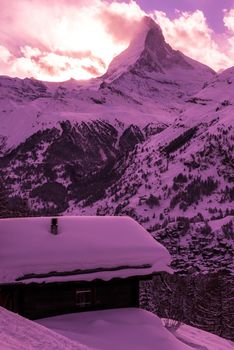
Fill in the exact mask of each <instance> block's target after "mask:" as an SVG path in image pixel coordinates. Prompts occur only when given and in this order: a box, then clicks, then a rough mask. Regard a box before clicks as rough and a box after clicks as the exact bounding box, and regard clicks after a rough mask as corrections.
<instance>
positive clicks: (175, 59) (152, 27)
mask: <svg viewBox="0 0 234 350" xmlns="http://www.w3.org/2000/svg"><path fill="white" fill-rule="evenodd" d="M198 65H199V66H200V68H203V69H204V68H208V67H206V66H204V65H202V64H199V63H198V62H196V61H194V60H192V59H190V58H189V57H186V56H185V55H184V54H183V53H181V52H180V51H177V50H173V49H172V47H171V46H170V45H169V44H167V43H166V41H165V38H164V36H163V33H162V30H161V28H160V26H159V25H158V24H157V23H156V22H155V21H154V20H153V19H152V18H151V17H147V16H145V17H143V18H142V20H141V22H140V24H139V27H138V30H137V31H136V33H135V36H134V38H133V40H132V41H131V42H130V45H129V46H128V48H127V49H126V50H125V51H123V52H122V53H121V54H119V55H118V56H116V57H115V58H114V59H113V61H112V62H111V64H110V65H109V67H108V70H107V73H106V74H105V75H104V76H103V78H104V79H107V81H113V80H115V79H117V78H118V77H120V76H121V75H122V74H123V73H126V72H131V73H133V74H134V73H136V74H138V73H139V72H140V74H141V75H142V73H144V74H148V73H150V74H152V73H161V74H166V73H167V72H169V71H171V69H172V68H174V69H180V70H181V69H182V70H193V69H194V68H195V69H197V68H198ZM210 71H212V70H210Z"/></svg>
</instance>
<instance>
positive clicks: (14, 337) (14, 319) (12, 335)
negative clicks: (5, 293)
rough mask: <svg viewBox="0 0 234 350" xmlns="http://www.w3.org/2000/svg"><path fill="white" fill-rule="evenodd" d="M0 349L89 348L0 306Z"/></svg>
mask: <svg viewBox="0 0 234 350" xmlns="http://www.w3.org/2000/svg"><path fill="white" fill-rule="evenodd" d="M0 350H91V349H90V348H87V347H86V346H84V345H81V344H79V343H77V342H74V341H72V340H70V339H68V338H65V337H63V336H62V335H60V334H58V333H55V332H53V331H51V330H49V329H48V328H45V327H43V326H41V325H39V324H37V323H36V322H33V321H30V320H27V319H26V318H23V317H21V316H19V315H17V314H14V313H12V312H10V311H7V310H5V309H3V308H2V307H0Z"/></svg>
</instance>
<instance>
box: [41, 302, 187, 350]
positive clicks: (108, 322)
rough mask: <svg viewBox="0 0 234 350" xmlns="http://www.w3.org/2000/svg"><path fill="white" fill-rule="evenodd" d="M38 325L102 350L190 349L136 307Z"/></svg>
mask: <svg viewBox="0 0 234 350" xmlns="http://www.w3.org/2000/svg"><path fill="white" fill-rule="evenodd" d="M37 322H39V323H40V324H42V325H44V326H46V327H48V328H51V329H52V330H54V331H55V332H58V333H59V334H62V335H64V336H66V337H68V338H70V339H71V340H76V341H79V342H81V343H82V344H85V345H87V346H88V347H92V348H95V349H99V350H120V349H121V350H189V349H190V350H191V347H190V346H188V345H186V344H184V343H182V342H181V341H179V340H178V339H177V338H176V337H175V336H174V335H173V334H172V333H170V332H169V331H168V330H167V329H166V328H164V326H163V325H162V322H161V320H160V319H159V318H158V317H157V316H155V315H153V314H152V313H150V312H147V311H145V310H140V309H136V308H127V309H113V310H102V311H90V312H82V313H74V314H68V315H62V316H55V317H50V318H47V319H42V320H38V321H37Z"/></svg>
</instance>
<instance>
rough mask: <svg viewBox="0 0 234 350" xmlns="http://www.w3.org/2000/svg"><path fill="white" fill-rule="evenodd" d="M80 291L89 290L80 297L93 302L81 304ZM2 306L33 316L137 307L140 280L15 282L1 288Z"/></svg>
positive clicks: (32, 317)
mask: <svg viewBox="0 0 234 350" xmlns="http://www.w3.org/2000/svg"><path fill="white" fill-rule="evenodd" d="M80 291H82V292H83V291H84V293H86V291H87V294H86V296H85V298H84V296H83V295H81V297H82V298H83V299H84V301H89V302H90V304H89V303H87V304H86V303H83V305H82V303H80V299H82V298H80ZM88 291H90V292H88ZM82 292H81V294H82ZM83 299H82V300H83ZM0 305H2V306H3V307H6V308H8V309H10V310H12V311H15V312H18V313H19V314H21V315H22V316H25V317H27V318H30V319H37V318H43V317H49V316H54V315H60V314H65V313H70V312H78V311H87V310H98V309H111V308H122V307H138V305H139V281H138V278H128V279H114V280H111V281H107V282H105V281H100V280H98V281H94V282H64V283H43V284H36V283H32V284H28V285H23V284H22V285H12V286H8V287H2V288H0Z"/></svg>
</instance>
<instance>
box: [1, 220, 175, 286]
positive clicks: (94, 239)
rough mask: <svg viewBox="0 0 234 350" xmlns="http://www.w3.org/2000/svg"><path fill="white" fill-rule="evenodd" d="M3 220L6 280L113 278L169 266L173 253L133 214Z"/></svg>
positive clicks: (2, 277) (2, 236)
mask: <svg viewBox="0 0 234 350" xmlns="http://www.w3.org/2000/svg"><path fill="white" fill-rule="evenodd" d="M50 225H51V218H50V217H41V218H14V219H1V220H0V247H1V249H0V283H30V282H37V283H41V282H44V281H47V282H53V281H56V282H57V281H71V280H72V281H74V280H77V281H79V280H82V281H92V280H94V279H103V280H110V279H112V278H118V277H119V278H126V277H130V276H141V275H149V274H152V273H155V272H157V271H168V270H169V267H168V265H169V263H170V255H169V253H168V251H167V250H166V248H165V247H164V246H162V245H161V244H160V243H158V242H156V241H155V240H154V238H152V237H151V235H150V234H149V233H148V232H147V231H145V229H144V228H143V227H142V226H141V225H139V224H138V223H137V222H136V221H134V220H133V219H131V218H129V217H114V216H112V217H107V216H103V217H101V216H97V217H95V216H90V217H88V216H83V217H81V216H80V217H79V216H77V217H71V216H70V217H69V216H67V217H66V216H63V217H58V234H57V235H53V234H51V233H50Z"/></svg>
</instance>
